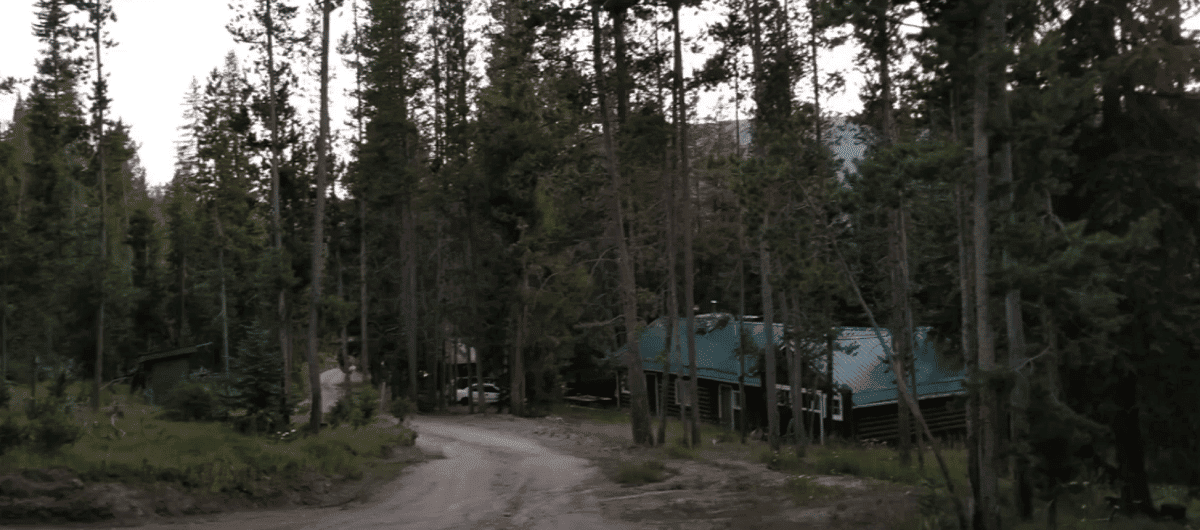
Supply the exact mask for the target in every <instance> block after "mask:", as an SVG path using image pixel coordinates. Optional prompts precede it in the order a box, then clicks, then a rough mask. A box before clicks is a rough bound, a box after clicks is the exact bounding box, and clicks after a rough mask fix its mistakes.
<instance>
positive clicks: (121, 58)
mask: <svg viewBox="0 0 1200 530" xmlns="http://www.w3.org/2000/svg"><path fill="white" fill-rule="evenodd" d="M351 1H352V0H347V1H346V7H344V8H342V9H339V10H338V11H336V12H335V13H334V16H333V22H332V26H333V33H334V36H335V38H334V39H333V40H334V42H336V38H337V36H340V35H342V34H343V33H345V32H346V31H347V30H348V29H349V28H350V27H351V22H350V16H351V15H350V9H349V6H350V4H351ZM0 3H2V4H3V7H0V50H3V51H2V53H0V76H15V77H18V78H25V79H28V78H31V77H33V74H34V61H35V60H36V59H37V57H38V54H39V49H40V45H39V43H38V42H37V40H36V39H35V38H34V37H33V35H32V29H31V28H32V24H33V22H34V7H33V4H34V2H33V0H0ZM113 4H114V11H115V12H116V14H117V23H116V24H112V25H110V30H111V32H112V37H113V39H114V40H116V41H117V43H118V45H117V46H116V47H115V48H113V49H110V50H109V51H108V52H107V55H106V57H105V70H106V71H107V72H108V73H109V74H110V75H109V78H108V79H109V87H110V94H111V98H112V100H113V103H112V113H111V117H112V118H114V119H115V118H120V119H123V120H124V121H125V123H127V124H129V125H130V126H131V128H132V134H133V138H134V141H136V142H137V143H138V144H140V146H141V148H140V149H139V156H140V157H141V161H142V165H143V166H144V167H145V168H146V172H147V180H148V181H149V183H150V184H151V185H159V184H163V183H165V182H167V181H169V180H170V178H171V175H172V173H173V171H174V169H173V168H174V163H175V161H174V156H175V148H174V142H175V141H176V140H177V139H178V138H179V134H178V128H179V126H180V125H182V121H183V119H182V114H183V107H182V101H183V98H184V95H185V94H186V92H187V90H188V87H189V86H190V84H191V81H192V79H193V78H195V79H197V80H199V81H200V83H201V86H203V83H204V79H205V78H206V76H207V75H208V73H209V72H211V71H212V70H213V68H217V67H220V66H221V65H222V64H223V61H224V57H225V54H226V53H228V52H229V51H230V50H234V51H237V52H239V53H238V55H239V58H241V59H243V60H245V59H246V57H247V52H246V50H244V49H242V50H238V49H237V45H236V44H235V43H234V42H233V40H232V39H231V38H230V36H229V33H228V32H226V30H225V24H226V23H227V22H228V21H229V20H230V18H231V15H232V11H231V10H230V9H229V7H228V2H227V1H226V0H190V1H184V0H114V2H113ZM702 18H703V19H711V17H697V16H696V15H695V14H694V13H693V14H692V15H691V16H688V14H686V13H685V14H684V16H682V17H681V19H682V20H683V21H684V24H685V25H689V26H691V27H690V28H689V29H691V31H690V32H689V33H698V32H699V31H700V30H701V29H702V28H703V27H704V26H705V25H706V22H707V20H703V19H702ZM689 21H691V23H690V24H689ZM1192 22H1196V20H1194V19H1193V20H1192ZM1189 26H1192V27H1195V24H1189ZM853 54H854V51H853V49H851V48H850V47H849V46H843V47H842V48H840V49H837V50H833V51H830V52H822V55H821V56H820V62H821V65H822V70H827V71H828V70H840V71H843V72H846V73H847V81H848V83H847V88H846V90H844V91H843V92H842V93H841V94H837V95H834V96H833V97H832V98H831V99H830V100H828V101H826V102H824V103H823V105H824V109H826V110H827V111H830V112H839V113H852V112H856V111H858V110H859V109H861V103H860V102H859V99H858V89H859V84H860V79H861V78H860V76H857V75H854V74H853V73H852V70H853V68H852V66H851V64H850V61H851V59H852V57H853ZM686 55H688V54H687V53H685V56H686ZM701 60H702V58H701V57H700V56H695V57H694V59H693V60H691V61H688V63H691V65H690V68H686V69H688V70H690V69H691V68H694V67H696V66H698V65H699V62H700V61H701ZM330 64H331V67H332V68H333V70H334V75H335V76H337V79H335V81H334V86H333V88H332V89H331V90H330V97H331V115H332V124H333V127H334V128H335V129H337V128H342V127H343V123H344V122H345V120H346V116H347V113H346V110H347V108H348V106H349V104H350V102H349V99H348V98H347V97H346V96H345V89H346V87H347V83H348V82H350V81H352V79H353V76H352V74H351V73H350V72H349V71H348V70H346V69H345V68H344V67H343V66H342V62H341V60H340V58H339V57H337V56H336V54H335V56H334V57H331V60H330ZM27 90H28V87H27V86H23V87H22V92H23V93H25V92H27ZM717 98H718V96H717V95H715V94H703V95H702V96H701V99H700V105H699V114H700V117H701V118H702V119H703V118H721V119H731V118H732V116H730V115H728V114H729V113H728V112H726V113H724V115H716V111H714V109H715V108H716V100H717ZM15 100H16V97H15V95H0V121H3V122H7V121H8V120H10V119H11V118H12V106H13V103H14V102H15ZM305 107H307V105H301V108H305Z"/></svg>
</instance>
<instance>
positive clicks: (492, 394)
mask: <svg viewBox="0 0 1200 530" xmlns="http://www.w3.org/2000/svg"><path fill="white" fill-rule="evenodd" d="M478 396H479V385H471V396H470V399H471V400H472V401H476V402H478V400H479V397H478ZM455 399H457V400H458V404H459V405H466V404H467V399H468V398H467V389H466V387H464V388H460V389H458V395H457V396H456V397H455ZM483 399H484V400H485V401H487V402H488V403H495V402H497V401H500V388H499V387H497V386H496V385H492V384H488V383H484V384H483Z"/></svg>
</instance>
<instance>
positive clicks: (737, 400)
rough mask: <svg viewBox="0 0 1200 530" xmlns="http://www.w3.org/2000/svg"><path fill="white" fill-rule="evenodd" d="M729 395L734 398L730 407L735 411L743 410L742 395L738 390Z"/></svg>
mask: <svg viewBox="0 0 1200 530" xmlns="http://www.w3.org/2000/svg"><path fill="white" fill-rule="evenodd" d="M729 395H730V396H731V397H732V399H731V400H730V407H731V408H732V409H733V410H742V393H741V392H740V391H738V390H734V391H733V392H730V393H729Z"/></svg>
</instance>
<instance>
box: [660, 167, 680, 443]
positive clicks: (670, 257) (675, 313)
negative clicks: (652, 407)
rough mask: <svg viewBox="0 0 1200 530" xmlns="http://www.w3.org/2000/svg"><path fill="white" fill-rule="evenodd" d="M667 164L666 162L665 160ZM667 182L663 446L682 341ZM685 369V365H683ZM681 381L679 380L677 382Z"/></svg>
mask: <svg viewBox="0 0 1200 530" xmlns="http://www.w3.org/2000/svg"><path fill="white" fill-rule="evenodd" d="M664 163H665V160H664ZM663 180H664V181H665V183H666V186H665V187H666V194H665V195H666V197H664V200H663V205H664V208H665V209H666V218H667V219H666V238H667V351H666V356H665V358H664V359H663V371H662V374H663V379H662V385H661V391H660V392H659V394H660V396H661V399H660V401H661V402H662V410H660V411H659V424H658V443H659V445H662V444H664V443H666V439H667V392H668V391H669V390H670V388H669V385H670V379H671V377H670V374H671V371H672V370H673V366H674V357H675V350H676V349H678V346H679V345H678V344H677V342H678V340H679V331H678V327H679V292H678V285H679V278H678V277H677V275H676V249H675V238H676V233H675V232H676V223H675V219H676V210H678V206H679V203H678V201H679V193H678V190H676V183H677V180H678V179H676V178H675V174H674V173H673V172H671V171H670V170H666V171H663ZM681 369H682V366H681ZM677 380H678V379H677Z"/></svg>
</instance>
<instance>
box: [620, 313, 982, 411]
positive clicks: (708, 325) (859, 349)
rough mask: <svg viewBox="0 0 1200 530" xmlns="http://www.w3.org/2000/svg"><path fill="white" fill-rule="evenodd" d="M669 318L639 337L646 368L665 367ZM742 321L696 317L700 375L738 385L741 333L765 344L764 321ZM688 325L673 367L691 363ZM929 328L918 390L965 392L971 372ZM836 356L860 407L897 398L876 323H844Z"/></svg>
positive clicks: (777, 333)
mask: <svg viewBox="0 0 1200 530" xmlns="http://www.w3.org/2000/svg"><path fill="white" fill-rule="evenodd" d="M666 323H667V322H666V318H660V319H658V320H655V321H654V322H653V323H651V324H650V325H649V326H647V328H646V329H645V330H644V331H643V332H642V335H641V337H640V339H639V340H638V351H639V353H640V354H641V357H642V368H643V369H644V370H646V371H652V372H662V371H663V363H662V362H661V361H660V360H659V359H661V357H659V356H660V354H661V353H663V352H664V351H665V350H666V337H667V330H666V327H667V326H666ZM738 324H739V322H738V321H736V320H735V319H734V317H733V316H732V315H729V314H724V313H718V314H706V315H697V316H696V374H697V375H698V376H699V377H700V378H702V379H710V380H715V381H721V382H726V383H733V384H736V383H737V381H738V373H739V364H738V358H737V356H736V355H734V349H735V348H736V347H737V345H738V344H739V342H740V340H739V334H747V335H749V336H750V338H751V339H753V340H754V344H755V345H756V346H758V347H759V348H762V347H763V346H764V345H765V344H766V333H765V332H764V325H763V323H762V322H740V326H739V325H738ZM686 325H687V321H686V320H685V319H683V318H681V319H679V325H677V326H676V328H675V329H676V341H675V344H677V345H678V346H677V347H678V349H676V350H675V354H674V356H673V358H672V359H671V366H672V367H673V368H674V369H678V367H679V366H681V365H682V366H684V367H687V358H688V355H687V351H688V350H687V342H686V340H684V339H685V337H686V335H685V333H684V328H685V327H686ZM773 328H774V333H772V336H773V340H774V342H775V343H776V344H780V343H781V342H782V338H783V325H782V324H775V325H774V326H773ZM929 329H930V328H917V329H916V333H915V335H916V337H915V342H916V359H915V361H916V368H917V385H916V387H917V393H918V394H919V395H921V396H934V395H946V394H960V393H963V392H964V389H963V386H962V381H963V379H964V378H965V376H966V374H965V371H964V370H951V369H949V368H947V367H944V366H942V363H940V362H939V360H938V355H937V352H936V351H934V349H933V345H932V344H931V343H930V342H929V341H928V334H929ZM879 334H880V335H881V336H882V337H883V340H884V341H885V342H886V343H887V344H888V346H889V348H890V347H891V341H892V333H891V331H889V330H887V329H883V328H880V330H879ZM627 351H628V349H627V348H626V347H622V348H621V349H619V350H617V352H616V353H615V354H614V355H615V356H624V355H625V354H626V352H627ZM833 357H834V358H833V380H834V383H835V384H838V385H844V386H847V387H849V388H850V390H851V391H852V392H853V394H852V400H853V403H854V406H855V407H866V406H874V405H885V404H888V403H895V402H896V399H897V397H898V393H897V390H896V384H895V378H894V377H893V376H892V373H891V368H890V366H889V365H888V363H887V362H886V360H885V356H884V349H883V346H882V345H881V344H880V342H879V336H877V335H876V334H875V331H874V329H873V328H840V331H839V333H838V338H837V340H836V345H835V346H834V355H833ZM753 364H754V362H753V361H752V360H750V359H747V361H746V369H747V370H750V369H751V368H752V366H753ZM817 367H818V369H820V370H824V359H823V358H822V359H820V360H818V361H817ZM745 382H746V384H747V385H749V386H755V387H757V386H762V383H761V381H759V378H758V376H756V375H750V374H747V375H746V377H745Z"/></svg>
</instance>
